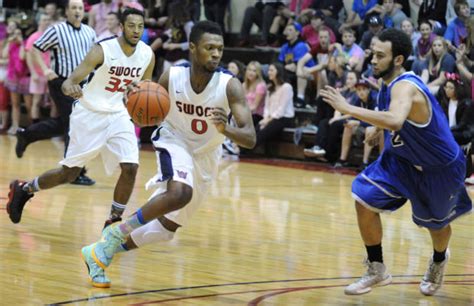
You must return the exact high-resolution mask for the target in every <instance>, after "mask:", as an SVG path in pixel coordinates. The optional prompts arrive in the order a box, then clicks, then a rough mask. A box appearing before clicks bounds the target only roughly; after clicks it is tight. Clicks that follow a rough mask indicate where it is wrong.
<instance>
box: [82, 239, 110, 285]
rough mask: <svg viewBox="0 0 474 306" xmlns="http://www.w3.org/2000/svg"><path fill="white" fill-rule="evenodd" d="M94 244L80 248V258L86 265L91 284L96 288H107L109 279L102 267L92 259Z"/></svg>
mask: <svg viewBox="0 0 474 306" xmlns="http://www.w3.org/2000/svg"><path fill="white" fill-rule="evenodd" d="M96 245H97V244H96V243H93V244H91V245H89V246H86V247H83V248H82V250H81V253H82V259H83V260H84V262H85V264H86V266H87V271H88V273H89V278H90V281H91V284H92V286H94V287H97V288H109V287H110V280H109V279H108V277H107V276H106V275H105V271H104V269H102V268H101V267H99V266H98V265H97V263H96V262H95V260H94V249H95V247H96Z"/></svg>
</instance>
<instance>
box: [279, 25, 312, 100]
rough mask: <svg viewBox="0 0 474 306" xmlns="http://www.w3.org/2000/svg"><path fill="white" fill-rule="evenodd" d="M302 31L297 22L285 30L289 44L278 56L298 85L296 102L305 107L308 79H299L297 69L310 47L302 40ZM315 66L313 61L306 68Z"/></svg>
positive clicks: (284, 46)
mask: <svg viewBox="0 0 474 306" xmlns="http://www.w3.org/2000/svg"><path fill="white" fill-rule="evenodd" d="M301 31H302V27H301V25H300V24H299V23H297V22H293V23H292V24H289V25H288V26H287V27H286V28H285V36H286V40H287V41H288V42H287V43H286V44H284V45H283V46H282V47H281V51H280V55H279V56H278V61H279V62H280V63H282V64H284V65H285V66H284V67H285V72H286V73H287V74H288V76H289V79H290V80H291V81H292V83H293V84H294V83H296V88H297V97H296V102H297V103H299V104H303V105H304V104H305V101H304V96H305V90H306V85H307V79H306V78H303V77H297V75H296V68H297V63H298V61H299V60H300V59H301V58H302V57H303V56H304V55H305V54H306V53H308V51H309V47H308V45H307V44H306V43H305V42H304V41H302V40H301V38H300V33H301ZM314 65H315V63H314V61H313V60H312V59H311V60H309V61H308V62H307V63H306V64H305V67H308V68H311V67H313V66H314Z"/></svg>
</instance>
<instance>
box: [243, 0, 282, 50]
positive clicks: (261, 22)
mask: <svg viewBox="0 0 474 306" xmlns="http://www.w3.org/2000/svg"><path fill="white" fill-rule="evenodd" d="M285 4H286V1H271V0H258V1H257V3H256V4H255V6H249V7H247V8H246V9H245V13H244V18H243V20H242V26H241V28H240V42H239V46H240V47H244V46H248V45H249V36H250V30H251V28H252V25H253V24H256V25H257V26H258V27H259V28H260V31H261V36H260V41H259V42H258V44H261V45H267V44H268V43H269V33H270V27H271V25H272V22H273V18H274V17H275V15H276V12H277V10H278V8H279V7H280V6H284V5H285Z"/></svg>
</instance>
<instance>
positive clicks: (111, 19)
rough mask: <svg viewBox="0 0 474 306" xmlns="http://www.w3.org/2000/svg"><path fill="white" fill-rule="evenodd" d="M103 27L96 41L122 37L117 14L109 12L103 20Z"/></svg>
mask: <svg viewBox="0 0 474 306" xmlns="http://www.w3.org/2000/svg"><path fill="white" fill-rule="evenodd" d="M105 27H106V29H105V31H104V32H102V34H100V35H99V36H98V37H97V41H101V40H103V39H106V38H109V37H113V36H120V35H122V29H121V28H120V19H119V15H118V13H116V12H110V13H108V14H107V18H106V19H105Z"/></svg>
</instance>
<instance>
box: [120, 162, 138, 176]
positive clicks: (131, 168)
mask: <svg viewBox="0 0 474 306" xmlns="http://www.w3.org/2000/svg"><path fill="white" fill-rule="evenodd" d="M120 168H121V169H122V174H123V175H125V176H127V177H130V178H134V177H135V176H136V175H137V171H138V164H133V163H122V164H120Z"/></svg>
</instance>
